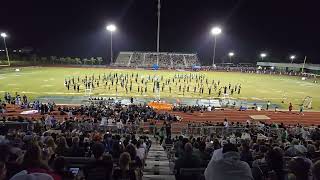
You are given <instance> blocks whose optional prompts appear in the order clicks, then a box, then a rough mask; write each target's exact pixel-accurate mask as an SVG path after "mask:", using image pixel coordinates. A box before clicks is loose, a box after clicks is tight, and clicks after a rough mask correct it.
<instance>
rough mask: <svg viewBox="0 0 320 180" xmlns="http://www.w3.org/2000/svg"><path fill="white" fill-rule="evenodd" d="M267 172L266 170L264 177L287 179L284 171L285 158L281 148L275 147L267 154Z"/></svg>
mask: <svg viewBox="0 0 320 180" xmlns="http://www.w3.org/2000/svg"><path fill="white" fill-rule="evenodd" d="M266 162H267V172H264V177H269V178H271V179H275V180H278V179H279V180H280V179H285V177H286V173H285V171H284V159H283V152H282V150H281V149H279V148H277V147H275V148H273V149H271V150H270V151H269V152H268V153H267V155H266Z"/></svg>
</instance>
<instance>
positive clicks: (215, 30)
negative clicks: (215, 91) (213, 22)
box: [211, 27, 222, 66]
mask: <svg viewBox="0 0 320 180" xmlns="http://www.w3.org/2000/svg"><path fill="white" fill-rule="evenodd" d="M221 32H222V30H221V28H220V27H213V28H212V29H211V34H212V35H213V37H214V46H213V57H212V66H214V59H215V57H216V45H217V36H218V35H219V34H221Z"/></svg>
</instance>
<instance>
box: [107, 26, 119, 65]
mask: <svg viewBox="0 0 320 180" xmlns="http://www.w3.org/2000/svg"><path fill="white" fill-rule="evenodd" d="M107 30H108V31H109V32H110V55H111V56H110V64H111V63H112V61H113V50H112V33H113V32H114V31H116V30H117V27H116V26H115V25H114V24H110V25H108V26H107Z"/></svg>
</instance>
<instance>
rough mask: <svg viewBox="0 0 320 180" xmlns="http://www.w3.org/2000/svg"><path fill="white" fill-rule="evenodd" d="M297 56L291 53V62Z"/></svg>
mask: <svg viewBox="0 0 320 180" xmlns="http://www.w3.org/2000/svg"><path fill="white" fill-rule="evenodd" d="M295 58H296V56H295V55H291V56H290V59H291V64H292V63H293V60H294V59H295Z"/></svg>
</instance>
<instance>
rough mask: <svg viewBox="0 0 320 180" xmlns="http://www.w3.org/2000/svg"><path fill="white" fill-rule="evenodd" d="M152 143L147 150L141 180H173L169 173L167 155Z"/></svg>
mask: <svg viewBox="0 0 320 180" xmlns="http://www.w3.org/2000/svg"><path fill="white" fill-rule="evenodd" d="M152 140H153V139H152ZM152 142H154V143H153V144H152V146H151V148H150V150H149V153H148V158H147V160H146V166H145V168H144V171H143V180H175V177H174V175H173V174H172V172H171V169H172V168H170V165H171V164H170V163H169V160H168V158H167V153H166V152H165V150H164V149H163V147H161V146H160V145H159V144H158V143H155V142H156V141H155V140H153V141H152Z"/></svg>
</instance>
